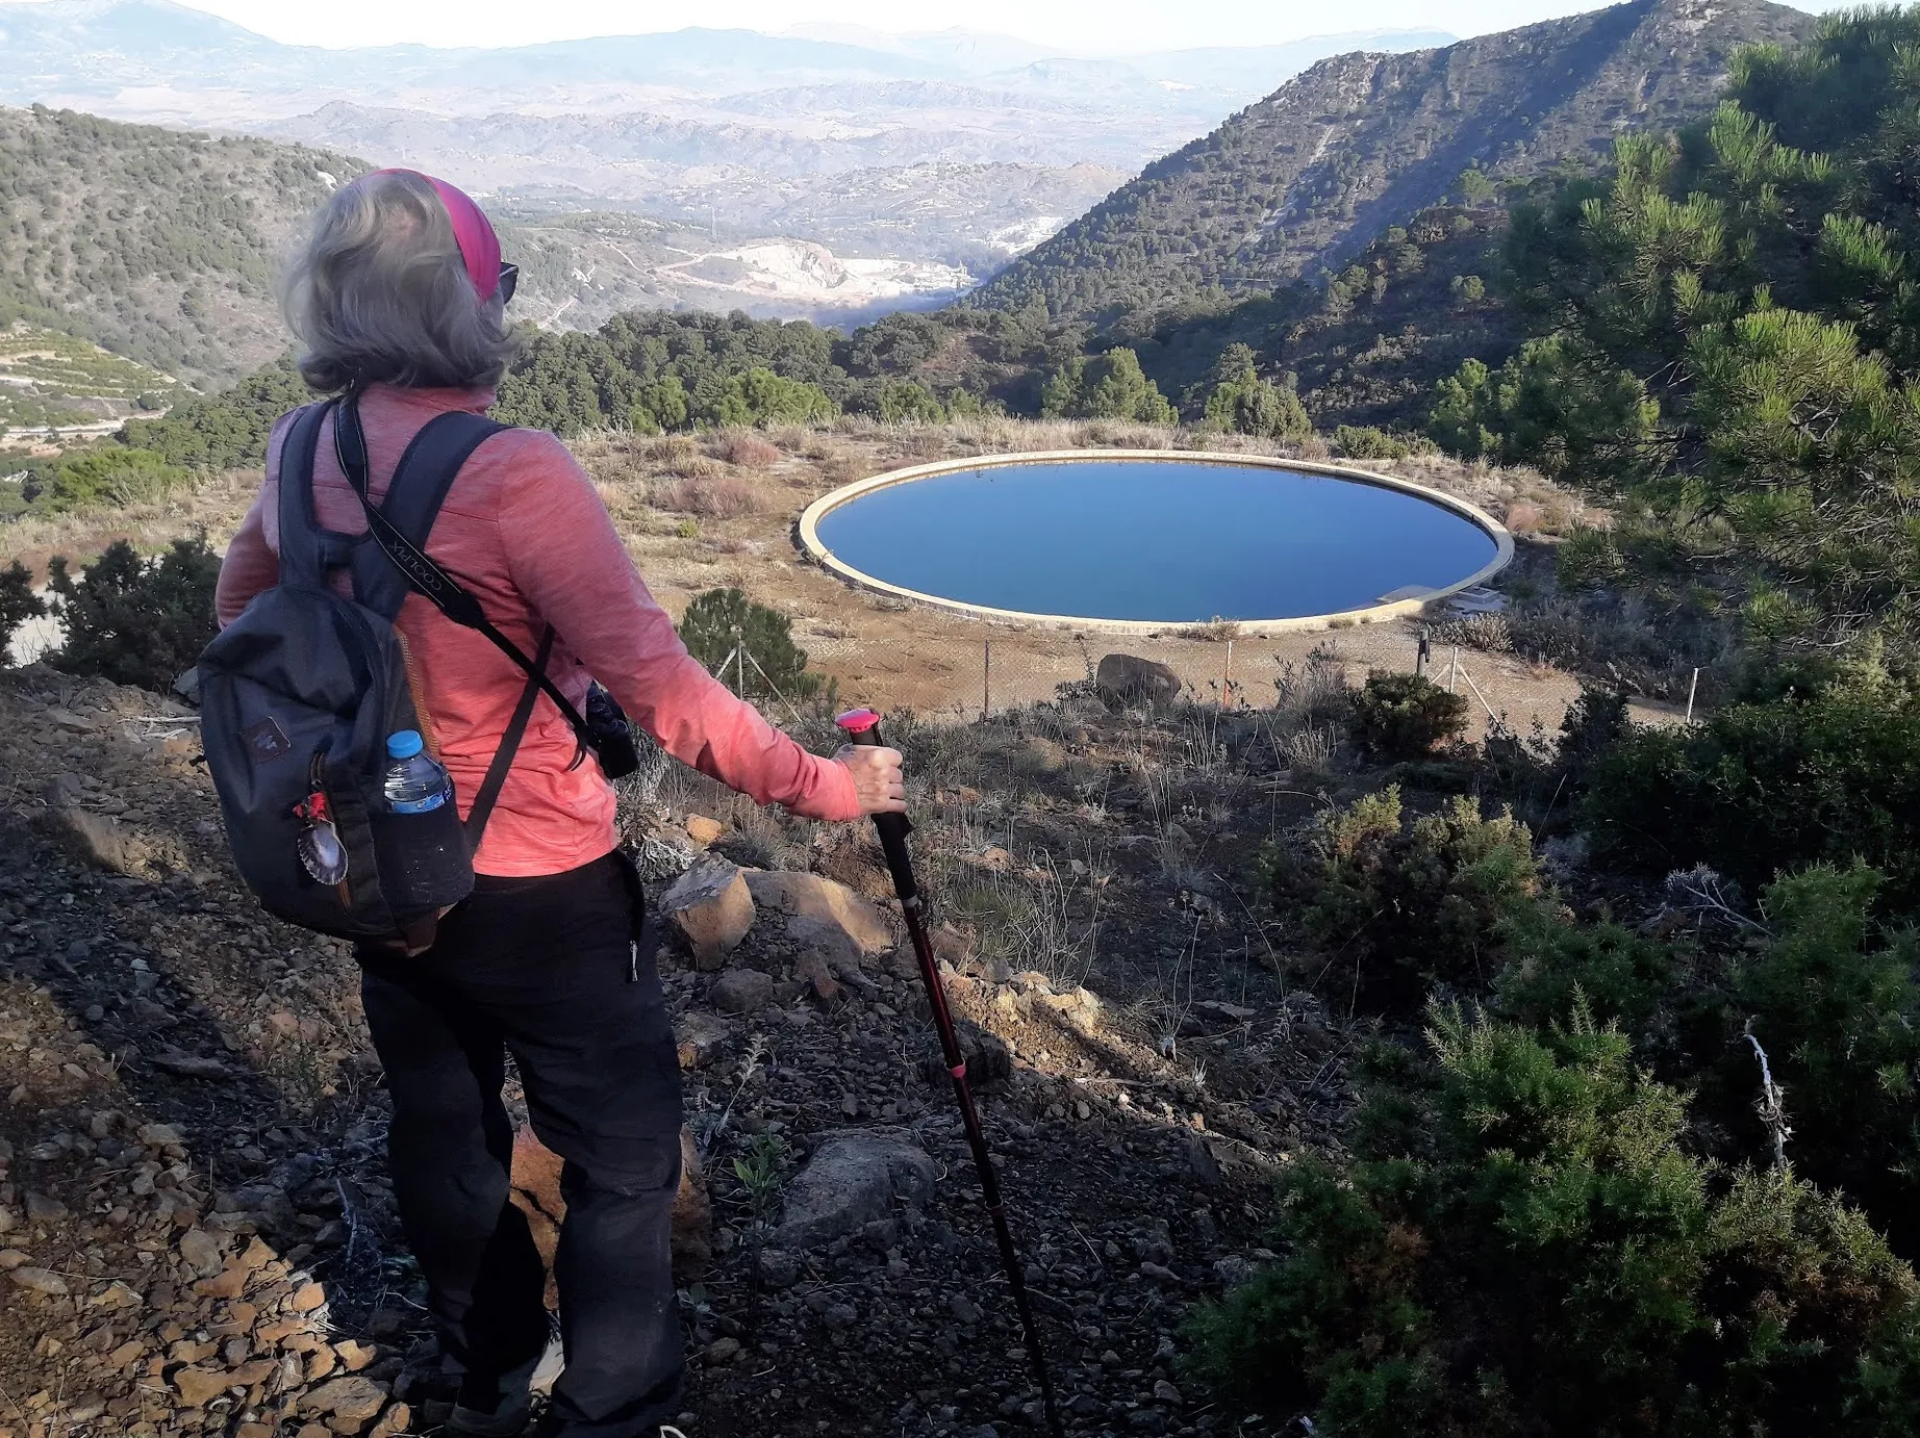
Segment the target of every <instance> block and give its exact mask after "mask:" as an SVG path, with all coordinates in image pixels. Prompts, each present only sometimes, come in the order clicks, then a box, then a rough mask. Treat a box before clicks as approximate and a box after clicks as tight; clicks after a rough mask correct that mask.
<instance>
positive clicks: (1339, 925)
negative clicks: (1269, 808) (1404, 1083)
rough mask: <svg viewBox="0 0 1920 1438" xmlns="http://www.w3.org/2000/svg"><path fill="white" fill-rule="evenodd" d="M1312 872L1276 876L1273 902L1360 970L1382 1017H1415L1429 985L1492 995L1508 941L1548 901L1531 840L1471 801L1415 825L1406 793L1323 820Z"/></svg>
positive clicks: (1308, 862)
mask: <svg viewBox="0 0 1920 1438" xmlns="http://www.w3.org/2000/svg"><path fill="white" fill-rule="evenodd" d="M1308 849H1309V852H1308V854H1307V856H1306V858H1305V861H1304V862H1300V861H1291V862H1288V861H1283V862H1280V863H1276V865H1275V866H1274V874H1273V878H1274V895H1275V898H1276V899H1279V900H1281V901H1282V902H1283V903H1286V904H1288V905H1289V906H1293V905H1299V906H1300V907H1301V910H1302V913H1303V915H1304V917H1305V919H1306V925H1307V929H1308V931H1309V932H1310V933H1312V934H1313V936H1314V938H1315V939H1316V940H1317V941H1318V942H1319V943H1321V944H1322V945H1324V946H1325V947H1326V949H1327V950H1328V951H1329V952H1331V953H1336V954H1338V955H1339V956H1340V957H1341V958H1342V959H1343V960H1345V961H1347V962H1350V963H1352V964H1354V965H1357V966H1359V967H1358V969H1357V971H1356V973H1355V978H1354V982H1353V990H1354V992H1356V993H1362V992H1364V994H1365V996H1366V998H1367V1000H1368V1002H1369V1003H1370V1004H1371V1005H1372V1006H1374V1007H1388V1008H1408V1007H1412V1008H1418V1007H1419V1005H1420V1003H1421V1002H1422V1001H1423V1000H1424V998H1425V997H1426V993H1427V987H1428V985H1430V984H1432V983H1435V982H1445V983H1451V984H1458V985H1466V986H1468V987H1470V988H1472V989H1474V990H1483V989H1485V988H1486V987H1487V986H1488V985H1489V984H1490V983H1491V982H1492V980H1493V978H1494V976H1495V974H1496V973H1497V972H1498V970H1499V968H1500V954H1501V952H1502V948H1503V946H1502V944H1501V942H1500V937H1499V936H1500V932H1501V929H1502V927H1503V925H1504V924H1506V923H1507V921H1508V920H1510V919H1513V918H1516V917H1518V916H1519V915H1521V914H1523V913H1525V912H1527V911H1529V910H1531V909H1533V908H1535V907H1536V906H1537V901H1538V899H1539V897H1540V894H1541V885H1540V878H1539V871H1538V866H1537V864H1536V863H1535V860H1534V855H1533V836H1532V835H1531V834H1530V833H1529V832H1528V831H1527V826H1526V825H1524V824H1522V823H1520V822H1519V821H1517V820H1516V819H1515V818H1514V817H1513V815H1512V814H1511V813H1510V812H1509V813H1505V814H1502V815H1500V816H1499V817H1498V818H1494V819H1486V818H1482V817H1481V815H1480V810H1479V808H1478V806H1477V805H1476V804H1475V803H1474V801H1473V800H1471V799H1468V798H1464V797H1462V798H1458V799H1455V800H1454V802H1453V804H1452V805H1451V806H1450V807H1449V808H1447V809H1446V810H1444V811H1443V812H1441V813H1438V814H1429V815H1426V816H1424V817H1422V818H1419V819H1415V820H1414V821H1413V822H1412V823H1411V824H1409V823H1407V822H1406V821H1405V819H1404V817H1403V815H1402V812H1401V808H1400V791H1399V789H1398V788H1389V789H1387V790H1385V791H1384V792H1382V793H1379V794H1370V795H1367V796H1366V797H1365V798H1363V799H1360V800H1358V801H1356V802H1355V803H1354V804H1353V805H1352V806H1350V807H1349V808H1345V809H1336V810H1333V811H1331V812H1330V813H1328V814H1326V815H1324V816H1323V817H1322V818H1321V820H1320V823H1319V826H1318V828H1317V830H1316V832H1315V833H1314V835H1313V838H1312V839H1311V841H1310V843H1309V846H1308Z"/></svg>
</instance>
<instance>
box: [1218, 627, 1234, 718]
mask: <svg viewBox="0 0 1920 1438" xmlns="http://www.w3.org/2000/svg"><path fill="white" fill-rule="evenodd" d="M1220 703H1221V705H1222V707H1225V708H1231V707H1232V705H1233V641H1232V640H1231V639H1229V640H1228V641H1227V667H1226V669H1225V671H1224V672H1223V673H1222V674H1221V675H1220Z"/></svg>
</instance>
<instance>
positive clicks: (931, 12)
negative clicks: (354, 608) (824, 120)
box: [0, 0, 1840, 54]
mask: <svg viewBox="0 0 1920 1438" xmlns="http://www.w3.org/2000/svg"><path fill="white" fill-rule="evenodd" d="M5 3H18V0H0V4H5ZM1838 3H1840V0H1797V4H1798V8H1800V9H1803V10H1829V9H1833V8H1835V7H1836V5H1837V4H1838ZM192 8H194V9H196V10H207V11H211V12H212V13H214V14H216V15H223V16H225V17H226V18H227V19H229V20H233V21H235V22H237V23H239V24H241V25H245V26H246V27H247V28H248V29H250V30H256V31H258V32H260V33H261V34H263V35H270V36H272V37H273V38H274V39H276V40H284V41H290V42H295V43H300V44H310V45H367V44H373V45H377V44H384V43H391V42H395V41H415V42H419V43H423V44H430V45H515V44H526V43H531V42H535V41H540V40H569V39H581V38H585V37H587V36H593V35H623V34H624V35H631V34H640V33H645V32H647V31H654V30H678V29H680V28H682V27H684V26H686V25H689V24H697V25H706V26H739V27H742V28H746V29H752V30H770V31H778V30H784V29H787V28H788V27H790V26H792V25H796V24H802V23H808V22H813V23H821V22H825V23H836V24H846V25H867V26H872V27H873V28H875V29H881V30H902V29H912V30H940V29H945V28H947V27H949V26H954V25H962V26H965V27H966V28H967V29H970V30H992V31H998V32H1000V33H1002V34H1008V35H1019V36H1022V37H1024V38H1026V39H1029V40H1034V41H1038V42H1039V43H1041V44H1044V45H1047V46H1051V47H1057V48H1058V49H1060V50H1061V51H1063V52H1074V53H1081V54H1096V53H1101V54H1110V53H1117V52H1125V51H1129V50H1147V49H1153V50H1159V49H1173V48H1180V47H1185V46H1193V45H1233V44H1261V43H1269V42H1275V41H1282V40H1297V39H1301V38H1303V37H1305V36H1308V35H1325V34H1329V33H1338V32H1342V31H1348V30H1364V29H1373V28H1376V27H1393V28H1407V29H1413V28H1418V29H1439V30H1448V31H1451V32H1453V33H1454V34H1456V35H1461V36H1466V35H1479V34H1484V33H1486V32H1487V31H1490V30H1505V29H1508V28H1510V27H1512V26H1515V25H1524V24H1526V23H1528V22H1529V21H1532V20H1545V19H1548V18H1550V17H1552V16H1555V15H1571V14H1575V13H1577V12H1579V11H1582V10H1593V9H1598V8H1599V6H1598V5H1596V4H1593V3H1591V0H1589V3H1581V0H1345V3H1343V4H1338V5H1328V4H1305V3H1301V0H1205V3H1203V4H1200V5H1193V4H1168V3H1166V0H964V3H953V0H937V3H924V0H923V3H919V4H914V5H906V6H903V5H901V4H899V3H898V0H705V3H703V4H700V5H698V6H692V7H689V6H686V5H681V4H674V5H664V4H660V3H658V0H641V3H635V0H539V3H535V4H529V3H527V0H326V3H323V4H317V5H313V4H308V5H290V4H288V3H287V0H198V3H194V4H193V6H192ZM903 22H904V23H903Z"/></svg>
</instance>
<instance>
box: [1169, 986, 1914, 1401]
mask: <svg viewBox="0 0 1920 1438" xmlns="http://www.w3.org/2000/svg"><path fill="white" fill-rule="evenodd" d="M1430 1042H1431V1046H1432V1050H1433V1059H1434V1064H1433V1068H1432V1070H1431V1071H1430V1072H1428V1073H1427V1074H1425V1075H1424V1076H1422V1075H1418V1074H1406V1073H1403V1074H1402V1075H1401V1076H1399V1078H1398V1080H1397V1081H1394V1082H1391V1083H1389V1084H1387V1085H1384V1086H1383V1090H1384V1091H1376V1092H1374V1093H1373V1094H1371V1095H1370V1096H1369V1101H1368V1105H1367V1107H1368V1108H1369V1109H1373V1110H1377V1109H1378V1108H1380V1107H1381V1106H1382V1105H1385V1106H1387V1107H1390V1108H1394V1109H1397V1110H1398V1112H1397V1113H1396V1114H1394V1115H1393V1116H1391V1118H1390V1119H1389V1121H1386V1122H1362V1123H1359V1124H1357V1125H1356V1127H1355V1133H1356V1152H1357V1157H1358V1162H1357V1163H1356V1164H1355V1165H1354V1167H1353V1168H1352V1170H1351V1172H1349V1173H1341V1172H1339V1171H1336V1170H1335V1169H1333V1168H1332V1167H1331V1166H1329V1165H1327V1164H1326V1163H1325V1162H1323V1161H1321V1160H1317V1159H1316V1160H1309V1161H1307V1162H1304V1163H1298V1164H1295V1165H1294V1166H1293V1167H1292V1168H1291V1169H1289V1170H1288V1171H1287V1174H1286V1176H1285V1178H1284V1179H1283V1180H1282V1184H1281V1190H1280V1213H1279V1222H1278V1233H1277V1236H1276V1238H1277V1241H1276V1244H1275V1246H1276V1247H1277V1248H1278V1249H1279V1250H1280V1252H1281V1258H1280V1260H1279V1261H1278V1262H1277V1263H1276V1264H1274V1265H1273V1266H1271V1267H1270V1268H1268V1269H1266V1270H1264V1271H1262V1272H1261V1273H1259V1274H1258V1275H1256V1276H1255V1278H1254V1279H1253V1280H1252V1281H1251V1282H1249V1283H1247V1284H1245V1285H1244V1286H1242V1287H1241V1288H1239V1289H1238V1290H1236V1291H1235V1292H1233V1293H1232V1294H1230V1295H1229V1296H1228V1297H1227V1298H1226V1299H1225V1300H1224V1301H1222V1302H1220V1303H1217V1304H1212V1305H1208V1306H1206V1307H1204V1308H1203V1309H1202V1310H1201V1311H1200V1312H1199V1314H1198V1315H1197V1317H1196V1318H1195V1319H1194V1320H1193V1322H1192V1324H1191V1326H1190V1330H1189V1332H1190V1336H1191V1337H1192V1338H1193V1339H1194V1340H1195V1344H1196V1346H1195V1351H1194V1355H1193V1358H1192V1360H1191V1366H1192V1372H1193V1376H1194V1377H1196V1378H1198V1379H1199V1380H1201V1381H1202V1382H1204V1383H1206V1384H1207V1385H1208V1386H1210V1387H1211V1388H1213V1389H1214V1390H1215V1391H1216V1392H1217V1393H1218V1394H1219V1395H1220V1396H1221V1397H1223V1398H1225V1399H1226V1400H1228V1401H1229V1402H1231V1403H1232V1404H1234V1405H1235V1406H1237V1407H1240V1408H1245V1409H1251V1410H1254V1411H1257V1412H1260V1413H1263V1414H1265V1415H1267V1416H1268V1417H1269V1418H1270V1419H1272V1420H1273V1421H1274V1422H1276V1423H1284V1422H1286V1421H1287V1420H1288V1419H1291V1418H1293V1417H1295V1416H1303V1415H1304V1416H1310V1417H1311V1419H1312V1422H1313V1425H1314V1427H1315V1430H1316V1431H1317V1432H1319V1433H1323V1434H1326V1435H1329V1438H1346V1435H1380V1438H1387V1435H1460V1438H1466V1435H1476V1438H1478V1435H1548V1434H1551V1435H1556V1438H1557V1436H1558V1435H1594V1438H1600V1435H1607V1438H1614V1435H1629V1434H1636V1435H1637V1434H1647V1435H1652V1434H1674V1435H1689V1438H1748V1435H1753V1434H1760V1433H1795V1434H1808V1435H1812V1434H1820V1435H1835V1438H1838V1435H1841V1434H1845V1435H1847V1438H1858V1435H1875V1438H1883V1435H1884V1438H1892V1435H1894V1434H1906V1433H1910V1432H1912V1431H1913V1430H1912V1427H1911V1424H1912V1422H1913V1418H1914V1411H1915V1410H1914V1406H1913V1405H1914V1401H1915V1395H1916V1393H1920V1337H1917V1333H1920V1314H1917V1311H1916V1284H1915V1282H1914V1278H1913V1275H1912V1273H1911V1272H1910V1271H1909V1270H1908V1269H1907V1267H1906V1265H1905V1264H1903V1263H1901V1262H1900V1261H1899V1260H1898V1259H1896V1258H1895V1257H1894V1256H1893V1254H1892V1253H1891V1252H1890V1251H1889V1250H1888V1249H1887V1247H1886V1245H1885V1244H1884V1243H1883V1242H1882V1241H1881V1240H1880V1239H1879V1238H1878V1237H1877V1236H1876V1235H1875V1234H1874V1233H1873V1231H1872V1230H1871V1228H1869V1226H1868V1225H1867V1223H1866V1222H1865V1220H1864V1219H1862V1218H1861V1217H1860V1215H1859V1214H1858V1213H1856V1212H1854V1211H1853V1210H1851V1209H1849V1208H1847V1207H1845V1206H1843V1205H1842V1204H1841V1203H1840V1202H1839V1201H1837V1200H1835V1199H1832V1198H1829V1197H1827V1196H1824V1195H1822V1194H1821V1193H1819V1192H1818V1191H1817V1190H1815V1189H1814V1188H1813V1187H1811V1186H1810V1185H1808V1184H1805V1183H1802V1182H1799V1181H1796V1180H1795V1179H1794V1178H1792V1177H1791V1176H1790V1175H1788V1174H1784V1173H1775V1172H1768V1173H1755V1172H1753V1171H1751V1170H1743V1171H1740V1172H1737V1173H1734V1174H1732V1175H1731V1176H1730V1178H1722V1177H1721V1176H1720V1175H1718V1174H1717V1173H1716V1171H1715V1170H1714V1168H1713V1167H1712V1166H1711V1165H1710V1164H1709V1163H1707V1162H1705V1161H1703V1160H1701V1159H1699V1158H1697V1157H1695V1156H1693V1155H1692V1154H1690V1153H1689V1152H1687V1151H1686V1149H1685V1148H1684V1147H1683V1142H1682V1141H1683V1138H1684V1137H1685V1135H1686V1133H1687V1130H1688V1123H1689V1115H1688V1107H1687V1101H1686V1099H1685V1098H1684V1097H1683V1096H1682V1095H1681V1094H1680V1093H1678V1092H1676V1091H1675V1090H1673V1089H1671V1088H1668V1087H1665V1086H1663V1085H1661V1084H1658V1083H1655V1082H1653V1081H1652V1080H1650V1079H1648V1078H1647V1077H1646V1076H1645V1075H1644V1074H1643V1073H1642V1072H1640V1071H1639V1070H1638V1068H1637V1066H1636V1065H1635V1064H1634V1062H1633V1060H1632V1056H1631V1053H1630V1050H1629V1045H1628V1043H1627V1040H1626V1039H1625V1038H1624V1037H1623V1036H1621V1035H1620V1034H1619V1033H1617V1032H1615V1031H1612V1030H1596V1029H1595V1028H1594V1027H1593V1025H1592V1024H1591V1022H1589V1021H1586V1020H1585V1019H1584V1018H1583V1017H1578V1016H1577V1017H1576V1021H1575V1022H1574V1023H1573V1024H1572V1025H1571V1026H1570V1027H1569V1028H1567V1029H1565V1030H1555V1031H1552V1032H1549V1033H1537V1032H1533V1031H1530V1030H1527V1029H1522V1028H1518V1027H1512V1026H1508V1025H1503V1024H1495V1023H1490V1022H1487V1021H1486V1020H1484V1019H1481V1020H1475V1021H1472V1022H1468V1021H1466V1020H1464V1019H1462V1018H1461V1016H1460V1015H1459V1014H1458V1013H1457V1012H1453V1013H1448V1012H1444V1011H1435V1013H1434V1014H1433V1025H1432V1029H1431V1032H1430Z"/></svg>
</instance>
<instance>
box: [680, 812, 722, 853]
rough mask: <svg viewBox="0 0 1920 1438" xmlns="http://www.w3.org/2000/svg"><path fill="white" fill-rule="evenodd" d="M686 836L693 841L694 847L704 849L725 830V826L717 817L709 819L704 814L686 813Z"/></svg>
mask: <svg viewBox="0 0 1920 1438" xmlns="http://www.w3.org/2000/svg"><path fill="white" fill-rule="evenodd" d="M686 827H687V838H689V839H690V840H692V841H693V846H694V847H695V848H696V849H704V848H706V847H707V846H708V845H709V844H711V843H712V842H713V841H714V840H715V839H718V838H719V837H720V836H721V835H722V834H724V833H726V832H727V826H726V825H725V824H723V823H721V822H720V821H719V820H718V819H709V818H708V817H707V816H706V815H705V814H689V815H687V826H686Z"/></svg>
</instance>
